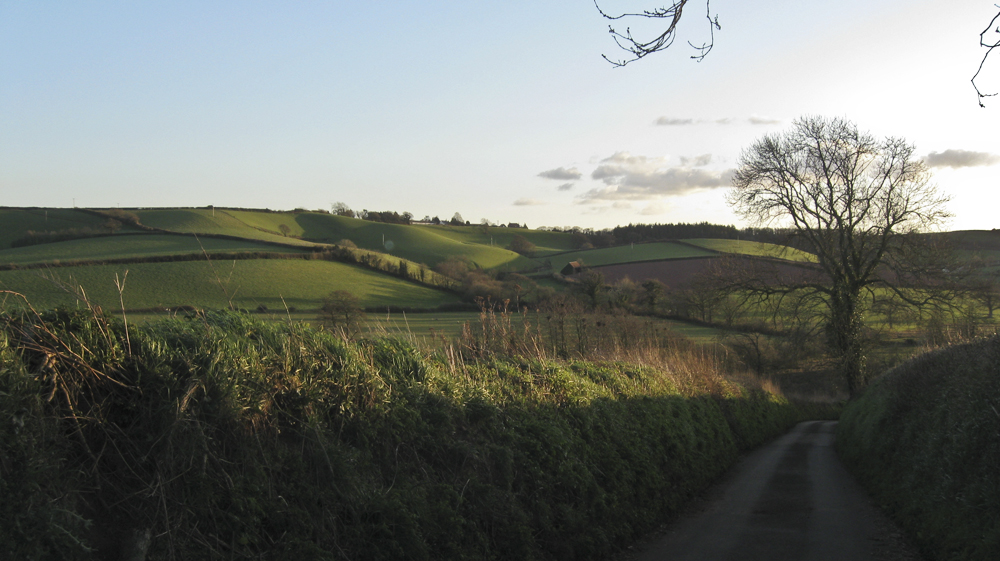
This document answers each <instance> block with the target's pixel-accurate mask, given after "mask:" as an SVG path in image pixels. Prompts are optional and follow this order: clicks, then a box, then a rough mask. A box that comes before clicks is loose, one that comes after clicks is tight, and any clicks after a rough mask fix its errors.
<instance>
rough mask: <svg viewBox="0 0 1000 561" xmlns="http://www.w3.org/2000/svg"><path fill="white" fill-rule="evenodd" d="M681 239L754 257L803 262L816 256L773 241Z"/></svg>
mask: <svg viewBox="0 0 1000 561" xmlns="http://www.w3.org/2000/svg"><path fill="white" fill-rule="evenodd" d="M683 241H685V242H687V243H689V244H691V245H696V246H698V247H703V248H705V249H710V250H712V251H718V252H719V253H737V254H741V255H752V256H754V257H771V258H774V259H785V260H787V261H799V262H803V263H815V262H816V256H815V255H813V254H811V253H808V252H805V251H802V250H799V249H795V248H792V247H788V246H784V245H776V244H773V243H764V242H751V241H746V240H723V239H703V238H700V239H690V240H683Z"/></svg>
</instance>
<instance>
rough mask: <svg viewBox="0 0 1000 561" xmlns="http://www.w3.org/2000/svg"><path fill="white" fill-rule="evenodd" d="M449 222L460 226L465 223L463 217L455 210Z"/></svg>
mask: <svg viewBox="0 0 1000 561" xmlns="http://www.w3.org/2000/svg"><path fill="white" fill-rule="evenodd" d="M450 224H451V225H452V226H461V225H463V224H465V219H464V218H462V215H461V214H459V213H457V212H456V213H455V214H454V215H452V217H451V221H450Z"/></svg>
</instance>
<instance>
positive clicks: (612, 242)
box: [546, 222, 790, 249]
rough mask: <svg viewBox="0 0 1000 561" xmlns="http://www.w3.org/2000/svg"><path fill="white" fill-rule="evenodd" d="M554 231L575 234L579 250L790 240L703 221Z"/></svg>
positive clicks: (774, 232) (779, 233) (780, 233)
mask: <svg viewBox="0 0 1000 561" xmlns="http://www.w3.org/2000/svg"><path fill="white" fill-rule="evenodd" d="M546 230H548V231H551V232H564V233H567V234H570V235H572V236H573V241H574V245H575V246H576V247H577V248H578V249H591V248H595V247H613V246H617V245H626V244H630V243H643V242H658V241H668V240H683V239H690V238H719V239H728V240H736V239H741V240H750V241H757V242H767V243H775V244H787V243H789V240H790V238H789V235H788V232H787V231H785V230H779V229H776V228H737V227H735V226H730V225H723V224H711V223H709V222H700V223H697V224H685V223H683V222H682V223H678V224H629V225H628V226H616V227H614V228H610V229H605V230H594V229H591V228H565V229H563V228H546Z"/></svg>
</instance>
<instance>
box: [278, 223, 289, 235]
mask: <svg viewBox="0 0 1000 561" xmlns="http://www.w3.org/2000/svg"><path fill="white" fill-rule="evenodd" d="M278 230H280V231H281V235H282V236H288V234H290V233H291V232H292V229H291V228H289V227H288V225H287V224H282V225H280V226H278Z"/></svg>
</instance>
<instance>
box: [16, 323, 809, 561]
mask: <svg viewBox="0 0 1000 561" xmlns="http://www.w3.org/2000/svg"><path fill="white" fill-rule="evenodd" d="M81 349H87V350H86V351H83V350H81ZM0 364H2V368H0V417H2V418H4V419H7V418H8V417H11V418H16V419H17V420H18V422H17V423H2V424H0V467H2V469H3V474H2V475H3V477H0V487H2V488H0V493H2V495H3V496H4V499H5V500H4V501H2V502H0V556H9V557H11V558H17V559H49V558H59V559H67V560H72V559H93V558H103V557H107V556H109V555H113V554H114V552H117V551H120V550H122V549H123V548H136V547H141V548H142V549H143V552H142V553H143V555H142V556H141V557H137V558H142V557H145V558H147V559H151V560H159V559H218V558H235V559H289V558H296V557H299V558H303V559H342V558H347V559H354V560H369V559H370V560H379V559H419V560H424V559H435V560H436V559H463V560H477V559H484V560H486V559H488V560H501V559H502V560H507V559H510V560H515V559H516V560H519V561H520V560H525V559H526V560H541V559H560V560H563V559H565V560H570V559H574V560H577V559H601V558H605V557H606V556H607V555H608V554H610V553H613V552H614V551H616V550H618V549H619V548H622V547H624V546H626V545H627V544H628V543H630V542H631V541H632V540H634V539H636V538H637V537H639V536H641V535H643V534H644V533H645V532H647V531H649V530H651V529H653V528H655V527H656V526H657V525H658V524H659V523H660V521H662V520H663V519H664V518H665V517H668V516H670V515H671V514H673V513H675V512H677V511H678V509H679V508H680V507H681V505H682V504H683V503H684V502H685V501H686V500H687V499H689V498H691V497H692V496H693V495H694V494H696V493H698V492H699V491H700V490H701V489H703V488H704V487H705V486H707V485H708V484H710V483H711V482H712V481H713V480H714V479H715V478H716V477H718V476H719V475H721V474H722V473H723V472H724V471H726V469H728V467H729V466H730V465H731V464H733V462H735V461H736V459H737V458H738V455H739V452H740V451H741V450H744V449H747V448H750V447H753V446H756V445H758V444H760V443H762V442H765V441H767V440H769V439H771V438H773V437H774V436H776V435H778V434H780V433H782V432H783V431H785V430H786V429H787V428H788V427H790V426H791V425H793V424H794V423H795V422H797V421H799V420H801V419H802V418H803V416H804V413H803V410H802V409H800V408H798V407H796V406H795V405H793V404H791V403H789V402H788V401H786V400H784V399H782V398H779V397H777V396H774V395H772V394H768V393H765V392H763V391H762V390H759V389H748V388H746V387H742V386H739V385H736V384H735V383H732V382H727V381H724V380H720V379H715V381H714V382H713V383H712V385H711V387H708V386H703V385H702V384H703V382H699V381H698V380H701V379H702V378H700V376H702V375H701V374H698V373H696V372H689V373H688V374H686V375H678V374H676V373H675V374H671V373H668V372H665V371H662V370H654V369H651V368H648V367H641V366H636V365H630V364H625V363H594V362H584V361H572V362H555V361H548V360H531V359H526V358H514V357H506V358H504V357H493V358H489V359H483V360H478V361H472V362H465V361H462V360H460V359H457V358H456V356H455V355H454V354H452V353H451V351H448V350H447V349H443V350H441V351H437V352H433V353H430V354H428V353H427V352H423V351H418V350H417V349H415V348H413V347H411V346H409V345H408V344H407V343H404V342H401V341H399V340H396V339H388V338H387V339H376V340H365V341H359V342H347V341H344V340H343V339H341V338H338V337H336V336H334V335H333V334H332V333H330V332H326V331H322V330H319V331H317V330H313V329H311V328H309V327H307V326H304V325H302V324H284V323H277V322H263V321H260V320H256V319H253V318H251V317H250V316H247V315H242V314H233V313H201V314H197V315H193V316H192V317H191V318H190V319H187V320H182V319H171V320H164V321H160V322H154V323H151V324H144V325H142V326H138V327H137V326H128V327H126V326H125V325H124V324H123V323H122V322H119V321H117V320H109V319H107V318H106V317H104V316H94V317H91V316H89V315H88V312H55V313H45V314H42V315H38V316H35V315H32V314H30V313H23V314H19V315H5V316H2V317H0ZM678 368H682V366H681V365H678ZM685 376H688V378H690V379H691V380H692V381H691V382H681V381H679V380H682V379H686V378H685ZM692 377H693V378H692ZM710 378H712V376H708V377H707V378H705V380H707V379H710ZM126 466H127V469H126Z"/></svg>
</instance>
